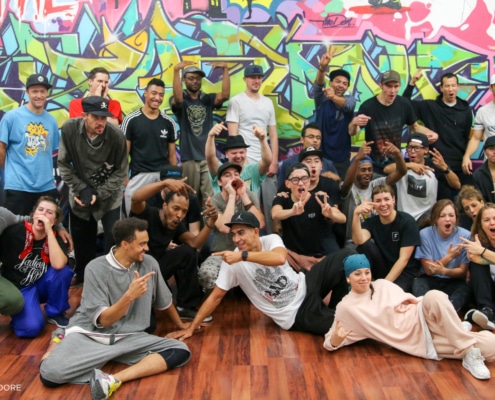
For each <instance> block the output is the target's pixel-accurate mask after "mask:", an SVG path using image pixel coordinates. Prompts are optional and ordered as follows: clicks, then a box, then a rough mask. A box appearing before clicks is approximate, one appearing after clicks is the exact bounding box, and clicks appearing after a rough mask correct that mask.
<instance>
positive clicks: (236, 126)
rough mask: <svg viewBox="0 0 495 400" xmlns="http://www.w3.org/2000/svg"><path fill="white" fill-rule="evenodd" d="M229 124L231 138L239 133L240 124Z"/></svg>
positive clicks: (230, 122)
mask: <svg viewBox="0 0 495 400" xmlns="http://www.w3.org/2000/svg"><path fill="white" fill-rule="evenodd" d="M228 122H229V124H228V125H229V136H236V135H237V134H238V133H239V123H238V122H232V121H228Z"/></svg>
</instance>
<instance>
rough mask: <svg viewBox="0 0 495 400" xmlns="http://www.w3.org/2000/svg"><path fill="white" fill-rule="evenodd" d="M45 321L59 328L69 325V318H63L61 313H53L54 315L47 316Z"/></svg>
mask: <svg viewBox="0 0 495 400" xmlns="http://www.w3.org/2000/svg"><path fill="white" fill-rule="evenodd" d="M47 321H48V322H49V323H50V324H53V325H57V326H58V327H59V328H67V325H69V319H68V318H65V317H64V316H63V315H55V316H54V317H48V318H47Z"/></svg>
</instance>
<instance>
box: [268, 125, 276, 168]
mask: <svg viewBox="0 0 495 400" xmlns="http://www.w3.org/2000/svg"><path fill="white" fill-rule="evenodd" d="M268 136H269V137H270V149H271V150H272V151H271V154H272V161H271V164H270V167H269V168H268V172H267V175H268V176H273V175H277V170H278V133H277V126H276V125H270V126H268Z"/></svg>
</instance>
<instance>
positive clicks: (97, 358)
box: [40, 218, 191, 399]
mask: <svg viewBox="0 0 495 400" xmlns="http://www.w3.org/2000/svg"><path fill="white" fill-rule="evenodd" d="M147 227H148V224H147V223H146V221H142V220H139V219H137V218H127V219H123V220H120V221H117V222H116V223H115V225H114V227H113V235H114V238H115V243H117V244H116V246H115V247H113V248H112V249H111V251H110V252H109V253H108V254H107V255H106V256H101V257H98V258H97V259H95V260H93V261H91V262H90V263H89V264H88V266H87V268H86V271H85V274H86V276H85V282H84V288H83V293H82V299H81V305H80V307H79V308H78V309H77V312H76V314H75V315H74V316H73V317H72V318H71V320H70V325H69V327H68V328H67V329H66V330H65V337H63V339H62V341H61V342H59V344H58V345H56V343H55V342H52V344H51V346H50V348H49V350H48V352H47V353H46V354H45V355H44V357H43V361H42V362H41V365H40V378H41V381H42V382H43V384H44V385H45V386H48V387H57V386H59V385H61V384H63V383H87V382H88V381H89V382H90V386H91V396H92V398H93V399H107V398H108V397H110V395H111V394H112V393H113V392H115V391H116V390H117V389H118V388H119V387H120V386H121V384H122V383H123V382H127V381H130V380H133V379H138V378H143V377H145V376H150V375H154V374H159V373H162V372H165V371H167V370H169V369H172V368H175V367H180V366H182V365H184V364H186V363H187V362H188V361H189V358H190V357H191V353H190V351H189V349H188V347H187V346H186V345H185V344H184V343H182V342H179V341H177V340H171V339H165V338H161V337H158V336H153V335H150V334H148V333H146V332H145V330H146V329H147V328H148V327H149V326H150V316H151V310H152V307H154V308H156V309H161V310H166V313H167V315H168V316H169V317H170V318H171V319H172V320H173V322H174V323H175V324H176V325H177V326H178V327H180V328H184V327H186V326H187V325H186V324H183V323H182V321H181V320H180V318H179V315H178V314H177V310H176V309H175V307H174V305H173V303H172V295H171V293H170V291H169V290H168V288H167V286H166V285H165V282H164V281H163V278H162V277H161V274H160V269H159V267H158V263H157V262H156V260H155V259H153V258H152V257H151V256H148V255H146V254H145V253H146V251H147V250H148V233H147V231H146V229H147ZM55 340H58V341H60V338H59V337H55ZM111 360H114V361H118V362H121V363H124V364H128V365H130V366H129V367H128V368H126V369H124V370H121V371H120V372H118V373H116V374H114V375H109V374H106V373H104V372H102V371H101V370H100V368H102V367H103V366H104V365H105V364H106V363H107V362H109V361H111Z"/></svg>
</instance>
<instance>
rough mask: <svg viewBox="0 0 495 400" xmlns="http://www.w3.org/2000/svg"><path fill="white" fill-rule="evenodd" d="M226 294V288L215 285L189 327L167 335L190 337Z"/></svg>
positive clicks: (169, 336)
mask: <svg viewBox="0 0 495 400" xmlns="http://www.w3.org/2000/svg"><path fill="white" fill-rule="evenodd" d="M226 294H227V291H226V290H223V289H220V288H219V287H218V286H215V287H214V288H213V291H212V292H211V294H210V295H209V296H208V298H207V299H206V300H205V301H204V303H203V304H202V305H201V307H200V308H199V310H198V313H197V314H196V316H195V317H194V319H193V321H192V322H191V325H189V328H187V329H184V330H181V331H176V332H171V333H169V334H168V335H167V337H168V338H172V339H179V340H184V339H187V338H190V337H191V336H192V335H194V332H196V330H197V329H198V328H199V327H200V326H201V324H202V322H203V320H204V319H205V318H206V317H207V316H208V315H211V314H212V313H213V311H215V309H216V308H217V307H218V305H219V304H220V302H221V301H222V299H223V298H224V296H225V295H226Z"/></svg>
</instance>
